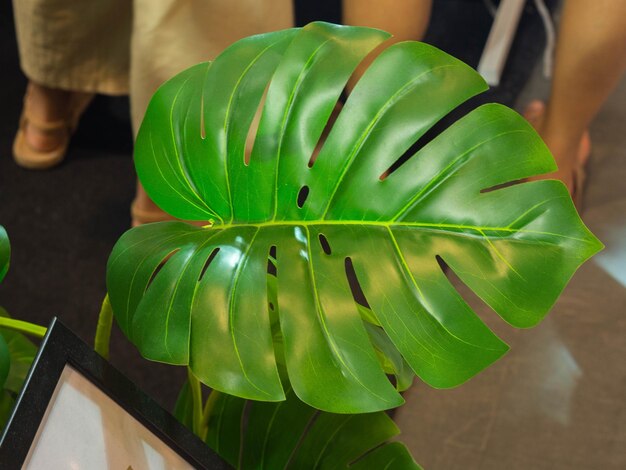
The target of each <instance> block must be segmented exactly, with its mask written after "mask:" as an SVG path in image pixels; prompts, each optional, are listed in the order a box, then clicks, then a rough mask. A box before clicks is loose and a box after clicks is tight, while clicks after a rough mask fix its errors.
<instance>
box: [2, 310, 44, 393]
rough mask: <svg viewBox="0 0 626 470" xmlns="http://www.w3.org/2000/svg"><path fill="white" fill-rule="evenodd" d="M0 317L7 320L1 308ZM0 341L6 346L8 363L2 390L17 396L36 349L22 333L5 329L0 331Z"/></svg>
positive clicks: (6, 314) (5, 313)
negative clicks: (8, 366)
mask: <svg viewBox="0 0 626 470" xmlns="http://www.w3.org/2000/svg"><path fill="white" fill-rule="evenodd" d="M0 317H6V318H9V314H8V313H7V312H6V311H5V310H4V309H3V308H2V307H0ZM0 341H4V342H5V344H6V346H7V351H8V354H9V363H10V368H9V372H8V375H7V378H6V381H5V382H4V389H5V390H8V391H10V392H12V393H14V394H18V393H19V392H20V391H21V389H22V385H23V384H24V380H25V379H26V376H27V375H28V371H29V370H30V366H31V364H32V363H33V360H34V359H35V356H36V355H37V349H38V348H37V346H36V345H35V344H34V343H33V342H32V341H30V340H29V339H28V338H27V337H26V336H24V335H23V334H22V333H18V332H16V331H11V330H6V329H0Z"/></svg>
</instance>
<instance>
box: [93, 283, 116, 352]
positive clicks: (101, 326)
mask: <svg viewBox="0 0 626 470" xmlns="http://www.w3.org/2000/svg"><path fill="white" fill-rule="evenodd" d="M112 327H113V309H112V308H111V302H109V294H107V295H106V296H105V297H104V300H103V301H102V307H101V308H100V315H99V316H98V326H97V327H96V339H95V340H94V349H95V350H96V352H97V353H98V354H100V355H101V356H102V357H103V358H105V359H108V358H109V343H110V342H111V328H112Z"/></svg>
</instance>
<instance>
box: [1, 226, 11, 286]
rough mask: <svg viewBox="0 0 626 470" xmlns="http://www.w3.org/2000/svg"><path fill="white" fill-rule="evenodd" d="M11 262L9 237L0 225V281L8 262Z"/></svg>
mask: <svg viewBox="0 0 626 470" xmlns="http://www.w3.org/2000/svg"><path fill="white" fill-rule="evenodd" d="M10 260H11V245H10V244H9V236H8V235H7V231H6V230H5V229H4V227H3V226H2V225H0V281H2V279H4V276H6V274H7V271H8V270H9V262H10Z"/></svg>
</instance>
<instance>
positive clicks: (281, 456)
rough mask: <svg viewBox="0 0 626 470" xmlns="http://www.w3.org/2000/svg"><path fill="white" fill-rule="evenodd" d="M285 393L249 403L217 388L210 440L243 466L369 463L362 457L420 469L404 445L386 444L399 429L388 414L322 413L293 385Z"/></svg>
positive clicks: (325, 466)
mask: <svg viewBox="0 0 626 470" xmlns="http://www.w3.org/2000/svg"><path fill="white" fill-rule="evenodd" d="M286 396H287V399H286V400H285V401H282V402H278V403H264V402H247V403H246V401H245V400H243V399H241V398H237V397H233V396H231V395H226V394H222V393H219V392H217V393H216V392H214V393H213V394H212V397H211V398H210V400H212V406H211V413H210V414H209V418H210V421H209V433H208V437H207V444H208V445H209V446H210V447H211V448H213V449H214V450H215V451H216V452H218V453H219V454H220V455H221V456H222V457H223V458H224V459H225V460H226V461H227V462H229V463H230V464H231V465H233V466H234V467H236V468H240V469H253V468H254V469H298V468H310V469H339V468H346V469H347V468H366V467H363V464H362V463H361V462H371V463H372V464H375V466H370V467H369V468H387V467H386V465H390V467H389V468H402V469H417V468H419V467H418V466H417V464H416V463H415V461H414V460H413V458H412V457H411V455H410V454H409V452H408V450H407V449H406V447H405V446H404V445H403V444H401V443H399V442H395V443H393V444H389V443H387V441H388V440H389V439H391V438H393V437H394V436H396V435H398V434H399V430H398V428H397V427H396V425H395V424H394V423H393V421H392V420H391V419H390V418H389V417H388V416H387V414H385V413H383V412H377V413H369V414H356V415H345V414H334V413H326V412H319V411H317V410H315V409H314V408H311V407H310V406H307V405H306V404H304V403H303V402H301V401H300V400H299V399H298V398H297V397H296V396H295V394H294V393H293V391H292V390H290V389H287V391H286ZM224 423H228V427H225V426H224ZM233 423H234V426H233ZM212 424H213V425H212ZM220 424H221V425H220ZM234 436H236V437H235V438H234V441H235V443H236V445H229V446H228V447H226V448H225V447H224V446H223V444H220V443H224V442H228V443H229V444H232V442H231V441H232V440H233V437H234ZM379 446H382V447H379ZM372 449H375V450H374V451H373V452H372V453H371V454H370V451H372ZM381 449H385V451H381ZM364 456H365V457H364ZM361 459H362V460H361ZM355 462H356V463H355Z"/></svg>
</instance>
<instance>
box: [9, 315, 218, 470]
mask: <svg viewBox="0 0 626 470" xmlns="http://www.w3.org/2000/svg"><path fill="white" fill-rule="evenodd" d="M66 366H71V367H72V368H73V369H75V370H76V371H78V372H79V373H80V374H81V375H82V376H84V378H86V379H87V380H88V381H89V382H91V383H92V384H93V385H95V386H96V387H97V388H98V389H99V390H101V391H102V392H104V394H105V395H107V396H108V397H109V398H111V399H112V400H113V401H114V402H115V403H117V404H118V405H119V406H121V407H122V408H123V409H124V410H125V411H126V412H127V413H128V414H130V415H131V416H132V417H134V418H135V419H136V420H137V421H139V422H140V423H141V424H142V425H143V426H145V427H146V428H147V429H148V430H149V431H151V432H152V433H153V434H154V435H155V436H156V437H157V438H158V439H160V440H161V441H162V442H163V443H164V444H165V445H166V446H167V447H169V448H171V449H172V450H173V451H174V452H175V453H176V454H178V455H179V456H180V457H181V458H182V459H183V460H185V461H186V462H188V463H189V464H190V465H191V466H193V467H194V468H200V469H203V468H204V469H227V468H230V466H229V465H228V464H227V463H226V462H224V461H223V460H222V459H221V458H220V457H219V456H218V455H217V454H216V453H215V452H214V451H212V450H211V449H210V448H209V447H207V446H206V444H204V443H203V442H202V441H201V440H200V439H199V438H198V437H197V436H195V435H194V434H193V433H192V432H191V431H190V430H189V429H187V428H186V427H185V426H183V425H182V424H181V423H180V422H178V421H177V420H176V419H175V418H174V417H173V416H172V415H171V414H169V413H168V412H167V411H165V410H164V409H163V408H161V407H160V406H159V405H158V404H157V403H156V402H155V401H154V400H152V399H151V398H150V397H148V396H147V395H146V394H145V393H143V392H142V391H141V390H140V389H139V388H138V387H137V386H136V385H135V384H133V383H132V382H131V381H130V380H129V379H128V378H126V377H125V376H124V375H123V374H122V373H121V372H120V371H118V370H117V369H116V368H115V367H113V366H112V365H111V364H109V363H108V362H107V361H106V360H105V359H103V358H102V357H101V356H100V355H99V354H97V353H96V352H95V351H94V350H93V349H92V348H91V347H89V346H88V345H87V344H86V343H84V342H83V341H82V340H81V339H80V338H79V337H78V336H76V335H75V334H74V333H73V332H72V331H71V330H70V329H68V328H67V327H66V326H65V325H63V324H62V323H61V322H60V321H59V320H58V318H54V319H53V320H52V322H51V324H50V327H49V328H48V331H47V333H46V336H45V337H44V339H43V341H42V343H41V347H40V348H39V351H38V353H37V356H36V357H35V360H34V361H33V364H32V366H31V368H30V371H29V373H28V376H27V378H26V381H25V383H24V386H23V388H22V391H21V392H20V395H19V397H18V399H17V401H16V404H15V407H14V408H13V411H12V414H11V416H10V418H9V420H8V421H7V424H6V427H5V429H4V432H3V434H2V437H1V438H0V469H17V468H21V467H22V465H23V463H24V461H25V459H26V457H27V455H28V452H29V450H30V448H31V445H32V443H33V440H34V439H35V436H36V435H37V431H38V429H39V426H40V423H41V422H42V420H43V419H44V416H45V413H46V410H47V408H48V404H49V402H50V400H51V398H52V396H53V393H54V391H55V388H56V386H57V383H58V382H59V379H60V378H61V374H62V373H63V371H64V370H65V369H66Z"/></svg>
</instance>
